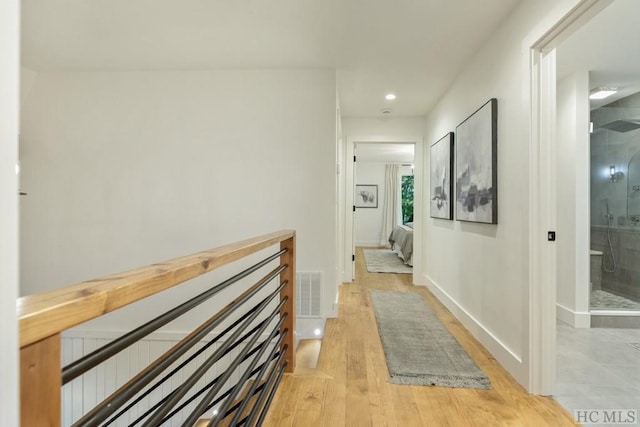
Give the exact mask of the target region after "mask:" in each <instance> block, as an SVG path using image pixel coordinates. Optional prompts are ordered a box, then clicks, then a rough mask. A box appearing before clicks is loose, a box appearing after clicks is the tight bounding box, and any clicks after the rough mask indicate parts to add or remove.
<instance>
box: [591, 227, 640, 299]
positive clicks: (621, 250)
mask: <svg viewBox="0 0 640 427" xmlns="http://www.w3.org/2000/svg"><path fill="white" fill-rule="evenodd" d="M610 233H611V245H612V246H613V251H614V253H615V255H616V261H617V263H616V264H617V268H616V270H615V272H613V273H608V272H607V271H606V270H605V267H606V268H608V269H609V270H611V269H612V267H613V263H612V260H611V251H610V249H609V243H608V240H607V228H606V227H597V226H595V227H594V226H592V227H591V248H592V249H596V250H599V251H602V253H603V259H602V282H601V287H602V290H604V291H609V292H611V293H614V294H616V295H621V296H624V297H627V298H629V299H632V300H634V301H639V302H640V229H638V230H623V229H619V228H612V229H611V230H610Z"/></svg>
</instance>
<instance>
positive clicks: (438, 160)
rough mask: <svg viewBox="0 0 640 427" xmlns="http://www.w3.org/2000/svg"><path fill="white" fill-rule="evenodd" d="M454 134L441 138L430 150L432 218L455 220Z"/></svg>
mask: <svg viewBox="0 0 640 427" xmlns="http://www.w3.org/2000/svg"><path fill="white" fill-rule="evenodd" d="M453 138H454V137H453V132H449V133H448V134H447V135H445V136H443V137H442V138H440V139H439V140H438V141H436V142H434V143H433V144H432V145H431V148H430V150H429V159H430V163H429V165H430V167H429V187H430V188H431V192H430V195H429V205H430V215H431V218H442V219H453V197H452V195H453V181H452V180H451V171H452V170H453Z"/></svg>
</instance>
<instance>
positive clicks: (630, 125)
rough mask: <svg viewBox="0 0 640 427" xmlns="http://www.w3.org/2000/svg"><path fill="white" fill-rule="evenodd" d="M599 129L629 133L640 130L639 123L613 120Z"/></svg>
mask: <svg viewBox="0 0 640 427" xmlns="http://www.w3.org/2000/svg"><path fill="white" fill-rule="evenodd" d="M600 127H601V128H605V129H608V130H612V131H614V132H629V131H632V130H636V129H640V123H638V122H637V121H635V120H614V121H613V122H611V123H607V124H604V125H602V126H600Z"/></svg>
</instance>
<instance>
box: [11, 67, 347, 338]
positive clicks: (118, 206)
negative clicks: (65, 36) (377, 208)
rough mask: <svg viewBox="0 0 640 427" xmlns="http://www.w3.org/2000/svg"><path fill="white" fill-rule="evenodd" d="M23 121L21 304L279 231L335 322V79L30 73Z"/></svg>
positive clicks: (128, 318) (305, 74)
mask: <svg viewBox="0 0 640 427" xmlns="http://www.w3.org/2000/svg"><path fill="white" fill-rule="evenodd" d="M24 116H25V117H24V120H23V127H22V132H23V134H22V145H21V161H22V166H23V188H24V189H25V190H26V191H28V192H29V196H27V197H26V198H25V199H24V200H23V211H22V227H21V243H22V248H21V255H22V262H21V272H22V282H21V286H22V288H21V291H22V293H23V294H29V293H34V292H40V291H45V290H49V289H53V288H56V287H59V286H62V285H67V284H71V283H74V282H78V281H82V280H87V279H91V278H95V277H99V276H102V275H105V274H110V273H115V272H119V271H123V270H125V269H129V268H133V267H137V266H141V265H147V264H150V263H153V262H157V261H161V260H165V259H169V258H173V257H176V256H181V255H184V254H188V253H192V252H195V251H199V250H203V249H207V248H211V247H215V246H219V245H221V244H225V243H230V242H234V241H237V240H241V239H244V238H248V237H252V236H256V235H259V234H263V233H268V232H272V231H275V230H279V229H285V228H286V229H295V230H297V232H298V235H297V243H298V257H297V269H298V271H321V272H324V277H325V285H326V289H325V292H324V295H325V299H326V301H325V302H324V304H323V312H324V313H330V312H331V310H332V304H333V301H334V298H335V294H336V291H337V285H336V278H335V272H336V266H335V254H334V251H335V247H336V244H335V235H336V232H335V230H336V224H335V200H336V197H335V188H336V182H335V180H336V173H335V167H336V166H335V157H336V153H335V152H336V145H335V144H336V140H335V138H336V91H335V73H334V72H332V71H327V70H322V71H305V70H298V71H286V70H279V71H275V70H274V71H266V70H265V71H258V70H255V71H201V72H200V71H194V72H183V71H176V72H170V71H168V72H78V73H73V72H69V73H65V72H60V73H53V72H52V73H39V74H38V76H37V78H36V80H35V82H34V84H33V87H32V89H31V91H30V95H29V99H28V100H26V101H25V111H24ZM172 302H173V301H171V297H170V296H166V297H164V298H160V300H159V301H158V303H157V304H156V305H157V307H166V306H170V305H171V303H172ZM135 316H137V314H136V313H132V312H128V314H127V315H125V316H119V317H111V318H110V319H109V321H108V324H104V325H102V327H104V328H108V329H121V328H128V327H130V326H132V325H131V323H133V322H132V319H133V317H135ZM180 327H181V326H178V327H177V328H178V329H179V328H180Z"/></svg>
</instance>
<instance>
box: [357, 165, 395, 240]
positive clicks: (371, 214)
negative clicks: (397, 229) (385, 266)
mask: <svg viewBox="0 0 640 427" xmlns="http://www.w3.org/2000/svg"><path fill="white" fill-rule="evenodd" d="M384 169H385V163H384V162H364V161H359V162H357V163H356V185H363V184H364V185H377V186H378V207H377V208H357V209H356V214H355V219H354V224H355V235H356V246H378V245H379V244H380V232H381V231H382V214H383V209H382V203H383V202H384V198H385V192H386V191H387V188H386V185H385V179H384V177H385V170H384Z"/></svg>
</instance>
